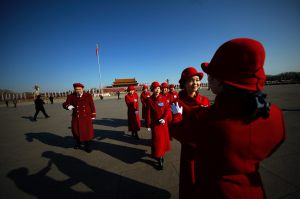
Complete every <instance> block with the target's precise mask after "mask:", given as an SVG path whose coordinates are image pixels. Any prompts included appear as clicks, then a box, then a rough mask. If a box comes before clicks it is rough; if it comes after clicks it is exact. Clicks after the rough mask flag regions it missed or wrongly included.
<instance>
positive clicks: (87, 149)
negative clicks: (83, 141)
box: [84, 147, 93, 153]
mask: <svg viewBox="0 0 300 199" xmlns="http://www.w3.org/2000/svg"><path fill="white" fill-rule="evenodd" d="M84 150H85V152H87V153H91V152H92V151H93V150H92V149H91V148H90V147H84Z"/></svg>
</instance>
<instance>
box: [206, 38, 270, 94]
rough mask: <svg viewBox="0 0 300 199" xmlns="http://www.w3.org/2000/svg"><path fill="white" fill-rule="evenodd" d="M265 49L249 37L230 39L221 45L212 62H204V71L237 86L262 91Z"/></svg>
mask: <svg viewBox="0 0 300 199" xmlns="http://www.w3.org/2000/svg"><path fill="white" fill-rule="evenodd" d="M264 61H265V50H264V47H263V45H262V44H261V43H260V42H258V41H256V40H254V39H248V38H237V39H233V40H230V41H228V42H226V43H224V44H223V45H221V46H220V47H219V49H218V50H217V51H216V53H215V54H214V56H213V58H212V60H211V62H210V63H202V64H201V67H202V69H203V71H204V72H206V73H207V74H209V75H212V76H214V77H215V78H216V79H218V80H220V81H223V82H225V83H227V84H229V85H232V86H235V87H237V88H241V89H246V90H252V91H261V90H262V88H263V86H264V83H265V79H266V75H265V72H264V68H263V66H264Z"/></svg>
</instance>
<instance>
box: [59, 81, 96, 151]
mask: <svg viewBox="0 0 300 199" xmlns="http://www.w3.org/2000/svg"><path fill="white" fill-rule="evenodd" d="M73 87H74V90H75V92H74V93H72V94H70V95H68V97H67V100H66V102H64V103H63V107H64V108H65V109H67V110H72V111H73V114H72V123H71V127H72V134H73V137H74V138H75V140H76V142H77V143H76V145H75V146H74V148H75V149H78V148H81V143H84V149H85V151H87V152H91V151H92V150H91V148H90V144H89V142H90V140H92V139H93V138H94V128H93V124H92V120H93V119H95V117H96V109H95V105H94V101H93V98H92V95H91V94H89V93H85V92H83V88H84V86H83V85H82V84H81V83H74V84H73Z"/></svg>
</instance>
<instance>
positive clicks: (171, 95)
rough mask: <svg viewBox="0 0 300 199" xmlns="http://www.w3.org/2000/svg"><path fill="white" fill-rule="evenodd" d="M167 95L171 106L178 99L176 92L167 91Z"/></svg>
mask: <svg viewBox="0 0 300 199" xmlns="http://www.w3.org/2000/svg"><path fill="white" fill-rule="evenodd" d="M169 95H170V104H172V103H173V102H174V101H176V100H177V99H178V93H177V92H176V91H173V92H171V91H169Z"/></svg>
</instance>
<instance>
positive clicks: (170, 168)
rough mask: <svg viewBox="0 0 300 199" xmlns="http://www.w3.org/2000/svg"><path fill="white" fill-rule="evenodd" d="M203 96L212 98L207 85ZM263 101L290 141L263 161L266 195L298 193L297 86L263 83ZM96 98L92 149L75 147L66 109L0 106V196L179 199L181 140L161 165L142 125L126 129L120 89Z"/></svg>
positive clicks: (274, 198)
mask: <svg viewBox="0 0 300 199" xmlns="http://www.w3.org/2000/svg"><path fill="white" fill-rule="evenodd" d="M201 92H202V94H203V95H207V96H209V98H210V99H211V100H213V98H214V96H213V95H212V94H211V93H210V92H209V91H207V90H205V89H203V90H201ZM265 92H266V93H267V94H268V100H270V101H271V102H272V103H276V104H277V105H279V106H280V107H281V108H282V109H283V111H284V115H285V122H286V130H287V140H286V142H285V143H284V144H283V145H282V146H281V147H280V149H279V150H278V151H277V152H276V153H275V154H274V155H273V156H271V157H270V158H269V159H267V160H265V161H264V162H263V163H262V164H261V169H260V171H261V174H262V178H263V182H264V187H265V189H266V194H267V198H269V199H279V198H280V199H281V198H284V199H296V198H300V169H299V168H300V100H299V99H300V85H299V84H295V85H279V86H267V87H266V89H265ZM121 97H122V99H121V100H118V99H116V97H107V98H105V99H104V100H96V101H95V105H96V108H97V118H96V120H95V121H94V128H95V138H94V140H93V143H92V148H93V149H94V150H93V152H92V153H86V152H85V151H83V150H75V149H73V145H74V140H73V138H72V136H71V130H70V120H71V112H69V111H67V110H64V109H63V108H62V106H61V102H60V101H56V103H54V104H46V105H45V109H46V111H47V113H48V114H49V115H50V116H51V117H50V118H48V119H46V118H44V116H43V115H42V113H40V114H39V116H38V121H37V122H33V121H32V116H33V114H34V105H33V103H32V104H20V105H19V106H18V107H17V108H12V107H9V108H6V107H4V106H1V107H0V124H1V133H0V140H1V142H0V154H1V158H0V198H3V199H16V198H18V199H19V198H22V199H27V198H28V199H30V198H41V199H44V198H51V199H53V198H62V197H68V198H120V199H121V198H139V199H141V198H174V199H175V198H178V180H179V159H180V143H179V142H177V141H176V140H174V139H173V141H172V143H171V144H172V149H171V151H170V152H168V153H167V154H166V157H165V167H164V170H162V171H159V170H157V169H156V168H157V165H156V161H154V160H153V159H152V158H151V157H150V153H151V148H150V142H151V140H150V139H151V136H150V133H148V132H147V130H146V128H142V129H141V131H140V132H139V134H140V138H141V140H135V139H133V138H132V137H131V136H130V133H129V132H128V131H127V119H126V117H127V113H126V105H125V102H124V96H123V95H122V96H121Z"/></svg>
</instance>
